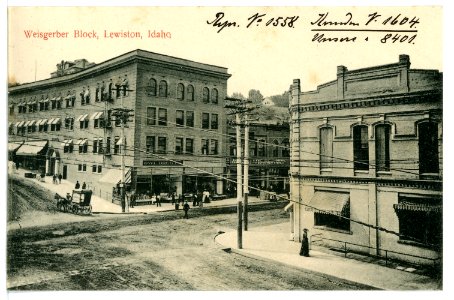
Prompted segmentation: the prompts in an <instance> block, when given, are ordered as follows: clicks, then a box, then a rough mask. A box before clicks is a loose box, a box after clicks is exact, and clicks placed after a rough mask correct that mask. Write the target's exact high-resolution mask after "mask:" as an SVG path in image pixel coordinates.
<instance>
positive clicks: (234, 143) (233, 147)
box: [229, 138, 236, 156]
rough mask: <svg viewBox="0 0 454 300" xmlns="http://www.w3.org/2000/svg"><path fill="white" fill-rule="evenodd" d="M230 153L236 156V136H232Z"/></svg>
mask: <svg viewBox="0 0 454 300" xmlns="http://www.w3.org/2000/svg"><path fill="white" fill-rule="evenodd" d="M229 153H230V156H236V140H235V138H230V143H229Z"/></svg>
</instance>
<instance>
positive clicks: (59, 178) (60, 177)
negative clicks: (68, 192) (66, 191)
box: [58, 174, 63, 184]
mask: <svg viewBox="0 0 454 300" xmlns="http://www.w3.org/2000/svg"><path fill="white" fill-rule="evenodd" d="M62 178H63V176H62V175H61V174H58V183H59V184H61V179H62Z"/></svg>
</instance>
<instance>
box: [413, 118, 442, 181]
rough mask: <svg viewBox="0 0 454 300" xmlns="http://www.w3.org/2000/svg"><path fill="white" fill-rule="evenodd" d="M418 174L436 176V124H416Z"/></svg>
mask: <svg viewBox="0 0 454 300" xmlns="http://www.w3.org/2000/svg"><path fill="white" fill-rule="evenodd" d="M418 145H419V173H420V174H424V173H426V174H427V173H432V174H434V173H435V174H438V172H439V162H438V124H437V123H435V122H423V123H419V124H418Z"/></svg>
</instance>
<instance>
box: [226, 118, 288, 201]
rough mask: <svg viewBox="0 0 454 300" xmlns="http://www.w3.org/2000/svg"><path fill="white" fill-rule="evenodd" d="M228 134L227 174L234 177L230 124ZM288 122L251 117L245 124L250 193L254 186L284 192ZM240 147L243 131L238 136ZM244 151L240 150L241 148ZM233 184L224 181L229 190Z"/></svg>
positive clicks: (286, 186)
mask: <svg viewBox="0 0 454 300" xmlns="http://www.w3.org/2000/svg"><path fill="white" fill-rule="evenodd" d="M227 132H228V134H229V136H230V143H229V150H228V154H229V156H228V158H227V174H228V177H229V178H231V179H232V180H233V181H236V162H237V159H236V138H235V136H236V131H235V127H234V126H230V127H229V129H228V130H227ZM289 135H290V132H289V124H288V123H279V122H276V121H255V122H251V123H250V124H249V185H250V186H252V187H254V188H255V189H251V190H250V194H251V195H256V194H258V189H267V190H273V191H276V192H284V191H288V189H289V180H288V173H289V168H290V143H289ZM242 140H243V142H242V145H243V147H244V134H243V136H242ZM243 151H244V150H243ZM235 188H236V185H235V184H233V183H231V184H229V185H228V189H229V192H230V193H231V194H232V193H233V191H234V189H235Z"/></svg>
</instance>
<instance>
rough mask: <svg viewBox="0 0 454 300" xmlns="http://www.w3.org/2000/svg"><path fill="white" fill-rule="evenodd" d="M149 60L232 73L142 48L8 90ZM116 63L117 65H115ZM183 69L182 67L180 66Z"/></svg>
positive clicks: (59, 81) (219, 73)
mask: <svg viewBox="0 0 454 300" xmlns="http://www.w3.org/2000/svg"><path fill="white" fill-rule="evenodd" d="M140 59H144V60H148V61H155V62H157V63H164V64H166V63H167V64H174V65H179V66H181V65H184V66H185V67H186V68H187V69H189V70H192V71H195V72H199V73H206V74H209V75H215V76H218V77H223V78H225V79H228V78H230V77H231V76H232V75H231V74H228V73H227V70H228V69H227V68H226V67H220V66H216V65H210V64H205V63H200V62H195V61H192V60H188V59H183V58H178V57H174V56H169V55H164V54H159V53H155V52H150V51H146V50H142V49H136V50H132V51H129V52H126V53H123V54H121V55H118V56H115V57H113V58H110V59H108V60H105V61H103V62H101V63H99V64H94V65H93V66H90V67H88V68H86V69H83V70H82V71H79V72H77V73H74V74H67V75H63V76H60V77H53V78H52V77H51V78H46V79H42V80H38V81H32V82H28V83H24V84H21V85H18V86H14V87H10V88H8V92H12V93H15V92H22V91H26V90H29V89H34V88H37V87H40V88H41V87H44V86H46V85H54V84H65V83H67V82H70V81H73V80H75V79H79V78H84V77H90V76H91V75H92V73H93V72H99V73H103V72H106V71H108V70H109V69H114V68H119V67H121V66H122V65H124V64H127V63H130V62H131V61H134V60H140ZM114 63H115V65H114ZM180 69H181V68H180Z"/></svg>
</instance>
